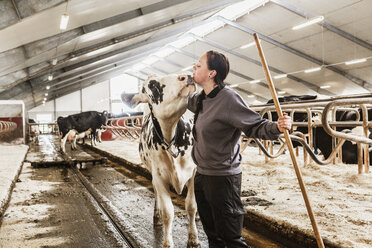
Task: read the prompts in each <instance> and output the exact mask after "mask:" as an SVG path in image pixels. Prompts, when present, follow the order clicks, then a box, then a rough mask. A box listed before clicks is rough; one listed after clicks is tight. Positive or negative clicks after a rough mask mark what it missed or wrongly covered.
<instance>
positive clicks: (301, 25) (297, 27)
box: [292, 16, 324, 30]
mask: <svg viewBox="0 0 372 248" xmlns="http://www.w3.org/2000/svg"><path fill="white" fill-rule="evenodd" d="M323 20H324V16H317V17H314V18H311V19H310V20H309V21H307V22H304V23H301V24H299V25H296V26H294V27H293V28H292V29H293V30H297V29H301V28H304V27H307V26H310V25H312V24H314V23H318V22H321V21H323Z"/></svg>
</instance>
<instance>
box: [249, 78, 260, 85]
mask: <svg viewBox="0 0 372 248" xmlns="http://www.w3.org/2000/svg"><path fill="white" fill-rule="evenodd" d="M259 82H260V80H258V79H256V80H252V81H249V83H250V84H256V83H259Z"/></svg>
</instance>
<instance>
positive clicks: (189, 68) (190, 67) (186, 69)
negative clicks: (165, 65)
mask: <svg viewBox="0 0 372 248" xmlns="http://www.w3.org/2000/svg"><path fill="white" fill-rule="evenodd" d="M192 67H193V66H192V65H190V66H188V67H185V68H183V69H182V71H188V70H191V69H192Z"/></svg>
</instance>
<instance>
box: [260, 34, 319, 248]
mask: <svg viewBox="0 0 372 248" xmlns="http://www.w3.org/2000/svg"><path fill="white" fill-rule="evenodd" d="M253 37H254V40H255V42H256V45H257V49H258V53H259V55H260V58H261V62H262V67H263V69H264V72H265V75H266V79H267V83H268V84H269V87H270V91H271V95H272V98H273V100H274V103H275V108H276V112H277V113H278V117H281V116H283V113H282V109H281V107H280V104H279V100H278V96H277V94H276V91H275V86H274V83H273V81H272V78H271V74H270V71H269V68H268V65H267V63H266V59H265V56H264V54H263V50H262V48H261V44H260V40H259V38H258V35H257V34H256V33H255V34H253ZM284 137H285V140H286V142H287V146H288V149H289V153H290V155H291V159H292V162H293V166H294V169H295V172H296V175H297V179H298V182H299V184H300V188H301V192H302V196H303V198H304V201H305V205H306V208H307V212H308V214H309V217H310V220H311V224H312V227H313V230H314V234H315V238H316V242H317V244H318V247H322V248H324V247H325V246H324V243H323V239H322V237H321V236H320V233H319V230H318V226H317V223H316V221H315V217H314V214H313V210H312V208H311V205H310V201H309V198H308V196H307V192H306V188H305V184H304V182H303V180H302V175H301V171H300V169H299V167H298V165H297V160H296V156H295V154H294V150H293V145H292V141H291V139H290V137H289V132H288V131H287V130H284Z"/></svg>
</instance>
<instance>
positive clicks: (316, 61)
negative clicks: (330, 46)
mask: <svg viewBox="0 0 372 248" xmlns="http://www.w3.org/2000/svg"><path fill="white" fill-rule="evenodd" d="M218 19H219V20H221V21H223V22H224V23H226V24H229V25H231V26H233V27H235V28H237V29H240V30H242V31H244V32H246V33H249V34H252V35H253V34H254V33H257V34H258V36H259V37H260V39H262V40H264V41H266V42H268V43H270V44H273V45H274V46H277V47H280V48H282V49H284V50H286V51H288V52H290V53H293V54H295V55H297V56H300V57H301V58H304V59H306V60H309V61H311V62H313V63H314V64H317V65H320V66H325V68H327V69H328V70H331V71H333V72H335V73H337V74H340V75H341V76H343V77H345V78H347V79H349V80H350V81H352V82H354V83H355V84H357V85H359V86H361V87H363V88H365V89H367V90H371V89H372V85H370V83H368V82H367V81H365V80H363V79H360V78H358V77H355V76H353V75H351V74H349V73H347V72H345V71H343V70H341V69H338V68H336V67H334V66H330V65H329V63H326V62H323V61H321V60H319V59H317V58H314V57H311V56H310V55H308V54H305V53H303V52H301V51H299V50H297V49H294V48H292V47H289V46H287V45H285V44H283V43H280V42H278V41H276V40H274V39H271V38H269V37H268V36H265V35H263V34H261V33H259V32H256V31H255V30H253V29H250V28H247V27H245V26H243V25H241V24H239V23H237V22H233V21H230V20H228V19H225V18H223V17H221V16H219V17H218ZM289 76H290V75H289Z"/></svg>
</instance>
